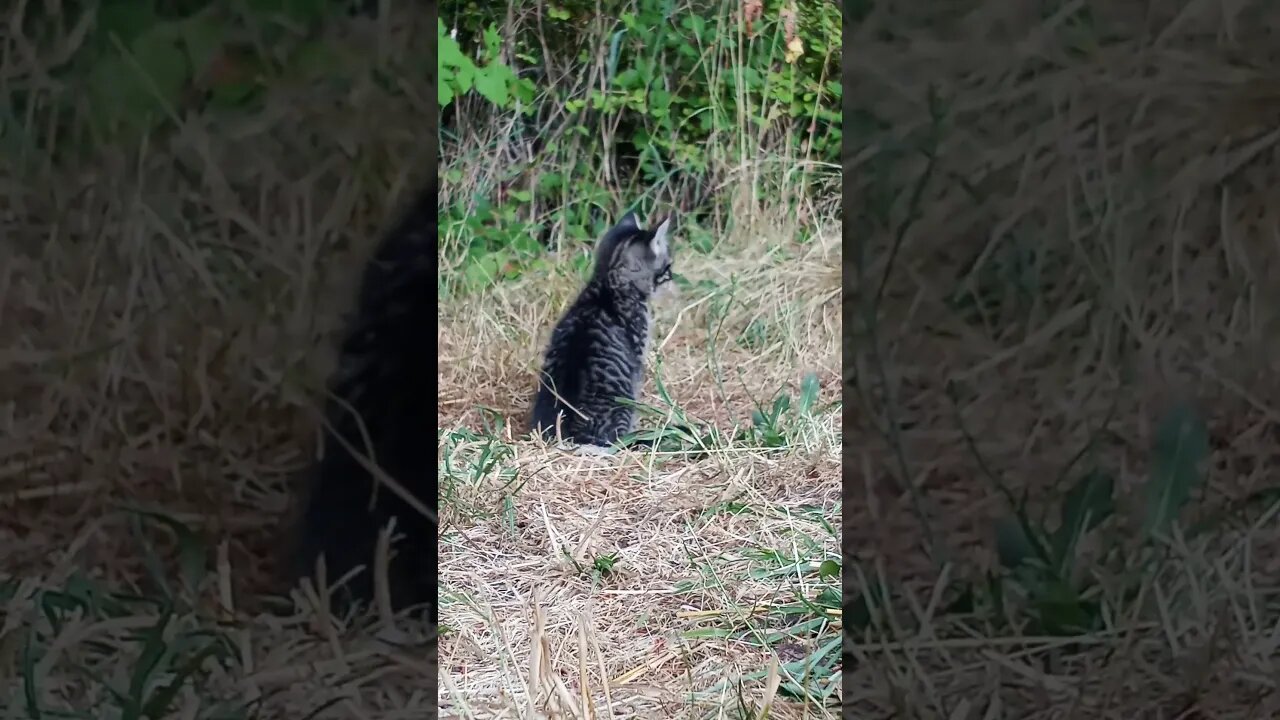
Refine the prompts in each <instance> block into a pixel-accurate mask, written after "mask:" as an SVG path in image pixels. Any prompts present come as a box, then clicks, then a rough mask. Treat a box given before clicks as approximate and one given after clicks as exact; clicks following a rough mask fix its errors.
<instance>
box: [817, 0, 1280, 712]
mask: <svg viewBox="0 0 1280 720" xmlns="http://www.w3.org/2000/svg"><path fill="white" fill-rule="evenodd" d="M947 13H950V16H948V17H945V18H944V17H943V15H944V14H947ZM1276 22H1277V16H1276V14H1275V13H1274V12H1271V11H1270V6H1268V5H1267V4H1265V3H1250V2H1244V3H1235V4H1232V5H1231V6H1229V7H1228V6H1225V5H1223V6H1213V7H1209V6H1208V5H1204V4H1198V3H1177V2H1166V3H1137V2H1115V3H1062V4H1053V3H1050V4H1044V3H1042V4H1040V5H1038V6H1035V5H1032V4H1016V3H998V2H987V3H971V4H968V5H967V7H964V8H961V7H959V6H955V7H951V8H950V9H949V10H944V9H942V8H941V7H939V8H937V9H936V10H930V11H927V12H926V11H924V10H923V9H922V10H921V12H919V13H918V14H915V15H892V14H890V13H887V12H883V11H880V10H876V11H872V12H870V13H869V15H868V16H867V17H866V18H865V20H864V21H863V22H860V23H858V24H857V29H856V30H855V31H854V32H852V33H851V34H850V36H847V37H846V52H845V54H844V62H845V75H846V78H849V77H858V78H862V79H863V80H864V82H862V83H858V84H856V85H850V86H849V87H850V88H851V92H850V94H849V95H847V96H846V98H845V100H846V103H848V104H847V105H846V116H845V117H846V118H851V117H852V118H854V119H855V120H856V123H854V124H850V125H847V126H846V131H847V132H848V133H850V134H853V133H859V134H860V137H862V138H864V139H863V140H862V141H855V142H853V143H852V144H851V147H852V148H853V150H854V152H853V153H852V154H851V155H850V156H849V157H848V158H847V161H846V165H845V169H844V172H845V174H844V177H845V183H846V184H845V197H846V200H850V199H852V201H853V202H852V204H851V205H850V206H849V212H848V213H847V214H846V216H845V228H846V232H847V233H849V243H848V245H847V246H846V248H845V258H846V262H848V263H849V264H848V265H847V266H846V269H845V278H846V282H848V283H850V285H849V287H850V290H851V291H852V292H851V293H850V294H849V295H847V296H846V300H847V302H849V305H847V306H846V312H845V320H846V329H847V330H848V331H849V332H848V334H847V335H846V343H847V344H846V347H845V353H846V358H848V360H847V361H846V366H845V371H846V377H847V378H848V379H849V385H848V387H847V392H849V393H850V395H849V397H848V401H847V404H846V411H847V413H848V414H847V416H846V422H847V423H848V424H847V425H846V429H845V442H846V443H847V446H848V452H847V454H846V455H845V457H844V469H845V472H846V476H847V479H848V482H849V486H848V490H847V494H846V502H845V505H844V513H843V518H842V519H843V522H844V529H843V537H844V541H845V543H846V548H847V549H846V552H847V553H848V555H847V557H846V561H845V564H844V570H845V575H844V580H845V583H846V587H845V593H846V602H848V603H850V610H849V614H847V615H846V618H845V621H846V625H845V628H846V630H847V631H848V632H849V633H850V636H851V637H850V640H851V641H850V643H849V645H848V646H847V647H846V652H847V653H848V656H847V658H846V664H845V677H844V681H845V684H846V691H845V696H844V702H845V703H846V706H847V707H848V709H849V711H850V712H852V713H853V716H855V717H868V718H873V717H874V718H881V717H945V718H977V717H1018V718H1069V717H1081V718H1084V717H1087V718H1159V717H1164V718H1208V717H1222V718H1227V717H1230V718H1244V717H1275V716H1276V715H1277V714H1280V695H1278V694H1277V692H1276V684H1275V681H1274V678H1275V677H1277V670H1280V667H1278V666H1277V661H1278V659H1280V655H1278V654H1277V644H1276V638H1277V627H1280V597H1278V596H1277V591H1276V587H1275V578H1276V572H1277V570H1280V565H1278V564H1277V557H1280V555H1278V554H1277V549H1278V547H1280V529H1278V528H1280V524H1277V511H1278V510H1280V507H1278V506H1277V502H1278V501H1280V492H1277V486H1276V482H1275V473H1274V469H1273V468H1274V464H1275V458H1276V437H1277V430H1278V429H1280V422H1278V421H1280V413H1278V412H1277V411H1278V410H1280V403H1278V398H1280V395H1278V394H1277V390H1280V385H1277V382H1276V377H1277V375H1276V371H1277V365H1276V362H1275V358H1276V353H1275V348H1276V345H1275V336H1276V327H1277V326H1276V323H1275V319H1276V314H1275V308H1276V293H1275V289H1274V288H1275V285H1274V281H1273V280H1272V278H1273V277H1274V274H1275V268H1276V263H1277V260H1280V252H1278V249H1277V246H1276V244H1275V238H1276V228H1277V227H1278V225H1277V223H1278V222H1280V218H1278V216H1277V206H1276V204H1275V202H1274V195H1275V192H1274V188H1275V187H1276V183H1277V178H1280V145H1278V142H1280V132H1277V130H1276V127H1275V123H1274V118H1275V117H1276V115H1275V112H1276V108H1277V105H1276V95H1275V92H1274V87H1275V79H1274V68H1275V67H1276V64H1275V63H1276V59H1277V56H1276V47H1277V46H1276V44H1275V43H1274V42H1273V41H1272V39H1271V38H1273V37H1274V33H1275V31H1276ZM942 27H947V28H949V30H948V31H946V32H943V31H941V30H940V28H942ZM903 38H911V39H912V40H913V42H904V41H903ZM853 47H856V48H857V52H853V53H851V52H848V48H853ZM890 256H893V257H894V259H893V260H890V259H889V258H890ZM860 258H863V259H865V260H864V261H859V259H860Z"/></svg>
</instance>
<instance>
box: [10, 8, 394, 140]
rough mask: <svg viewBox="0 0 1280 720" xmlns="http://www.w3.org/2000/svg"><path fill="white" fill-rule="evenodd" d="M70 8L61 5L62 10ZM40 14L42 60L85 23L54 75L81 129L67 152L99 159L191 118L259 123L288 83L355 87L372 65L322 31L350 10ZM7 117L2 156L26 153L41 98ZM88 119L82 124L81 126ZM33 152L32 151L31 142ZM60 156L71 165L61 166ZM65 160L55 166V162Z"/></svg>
mask: <svg viewBox="0 0 1280 720" xmlns="http://www.w3.org/2000/svg"><path fill="white" fill-rule="evenodd" d="M54 5H59V4H56V3H55V4H54ZM61 5H62V7H61V8H60V10H61V12H59V8H55V7H53V6H48V7H46V6H45V5H44V4H36V5H33V6H32V7H31V8H30V12H29V13H28V17H27V18H26V23H25V26H24V33H25V34H26V35H27V37H29V38H31V39H32V40H34V41H35V43H36V45H37V46H38V48H40V49H41V52H44V53H46V54H48V53H50V52H52V50H51V49H52V48H55V47H58V46H60V45H62V44H65V42H66V40H65V35H66V32H67V26H68V25H71V24H73V23H77V24H78V23H82V24H83V26H84V27H85V28H86V29H87V32H86V34H85V36H84V41H83V42H82V43H81V44H80V45H79V46H78V49H77V51H76V52H75V54H74V55H72V56H71V57H70V58H69V59H68V61H67V62H65V63H62V64H59V65H56V66H53V67H51V68H49V72H50V74H51V75H52V76H53V78H54V79H55V80H57V82H58V87H59V88H65V90H59V91H58V92H56V93H55V94H54V95H53V100H54V102H56V103H58V104H59V105H60V106H62V107H63V108H64V109H65V110H66V112H65V113H63V115H64V116H65V117H67V118H77V123H82V124H83V126H81V125H80V124H77V125H75V126H71V127H68V128H66V131H67V132H65V133H63V139H62V140H60V141H59V142H58V143H57V144H56V148H57V150H58V152H59V153H62V154H65V153H68V152H72V153H84V152H92V151H93V150H95V149H96V148H98V147H101V146H103V145H111V144H117V145H118V144H125V145H129V144H132V143H137V142H139V141H140V140H141V139H142V138H144V137H145V136H147V135H149V134H153V133H156V132H160V131H163V130H165V129H169V128H172V127H174V126H176V124H177V123H178V122H179V120H180V118H182V117H183V116H184V115H187V114H188V113H202V112H207V111H209V110H217V111H224V112H241V113H246V114H247V113H252V112H256V111H257V110H258V107H257V105H258V103H259V100H260V99H261V98H262V96H263V93H264V91H265V90H266V89H267V88H269V87H271V86H272V85H273V84H276V83H279V82H280V81H306V82H325V83H340V84H341V83H345V84H348V85H350V84H353V83H354V81H355V78H356V77H357V75H358V74H360V73H365V72H370V66H371V62H370V61H369V60H367V59H365V58H362V57H359V56H358V55H357V54H355V53H352V52H350V51H349V50H347V49H345V48H344V47H343V46H342V45H341V43H340V42H336V41H335V40H334V39H333V38H332V37H329V36H326V34H325V33H324V32H323V30H324V28H325V27H326V26H331V25H332V24H333V23H334V22H335V21H337V20H340V19H342V18H343V17H345V11H346V10H347V8H348V6H349V5H350V3H349V2H348V1H347V0H243V1H242V2H236V3H221V2H215V1H214V0H186V1H174V0H167V1H166V0H103V2H101V3H98V4H88V3H76V2H72V3H66V4H61ZM8 102H9V103H11V107H8V108H0V110H7V112H0V137H3V139H4V140H5V141H9V142H6V143H3V144H0V146H10V149H11V150H15V149H17V148H16V147H14V146H13V144H15V143H16V144H21V142H20V141H21V140H22V139H23V138H21V136H20V129H19V128H18V126H17V125H18V123H17V122H16V119H17V118H21V117H22V116H23V111H24V110H25V109H26V108H28V107H30V106H31V105H32V104H33V103H38V102H44V100H42V99H39V100H38V99H37V96H36V95H35V94H34V93H33V91H29V90H26V89H23V88H21V86H19V89H16V90H14V91H12V93H11V95H10V97H9V98H8ZM80 118H82V120H79V119H80ZM28 141H29V140H28ZM57 157H60V156H57ZM55 159H56V158H55Z"/></svg>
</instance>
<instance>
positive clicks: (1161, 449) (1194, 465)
mask: <svg viewBox="0 0 1280 720" xmlns="http://www.w3.org/2000/svg"><path fill="white" fill-rule="evenodd" d="M1152 455H1153V457H1152V471H1151V478H1150V480H1148V481H1147V514H1146V518H1145V520H1144V522H1143V530H1144V531H1145V532H1146V533H1147V534H1149V535H1158V534H1162V533H1165V532H1167V531H1168V529H1169V526H1170V525H1171V524H1173V522H1174V521H1175V520H1177V518H1178V514H1179V512H1180V511H1181V510H1182V507H1183V506H1184V505H1186V503H1187V501H1188V500H1190V499H1191V491H1192V490H1193V489H1194V488H1195V487H1197V486H1198V485H1199V484H1200V465H1201V463H1203V462H1204V461H1205V459H1206V458H1207V457H1208V455H1209V432H1208V429H1207V428H1206V426H1205V423H1204V420H1203V419H1202V418H1201V417H1200V416H1199V414H1197V413H1196V411H1195V409H1194V408H1192V407H1191V406H1190V405H1186V404H1183V405H1179V406H1177V407H1175V408H1174V409H1173V410H1171V411H1170V412H1169V413H1168V414H1167V415H1166V416H1165V417H1164V420H1162V421H1161V423H1160V426H1159V428H1158V429H1157V430H1156V440H1155V447H1154V449H1153V451H1152Z"/></svg>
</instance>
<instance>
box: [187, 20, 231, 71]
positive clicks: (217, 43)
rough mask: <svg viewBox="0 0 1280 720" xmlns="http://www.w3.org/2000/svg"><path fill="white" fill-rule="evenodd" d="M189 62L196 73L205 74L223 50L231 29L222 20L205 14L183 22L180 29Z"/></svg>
mask: <svg viewBox="0 0 1280 720" xmlns="http://www.w3.org/2000/svg"><path fill="white" fill-rule="evenodd" d="M179 32H180V34H181V35H182V42H183V45H185V46H186V49H187V60H188V61H189V62H190V63H191V68H192V70H193V71H194V72H197V73H199V72H203V71H204V70H205V69H206V68H208V67H209V64H210V63H211V62H213V59H214V58H215V57H216V56H217V55H218V53H219V52H220V51H221V50H222V47H223V43H224V41H225V39H226V38H227V36H228V33H229V28H228V27H227V23H226V22H225V21H223V20H222V18H220V17H217V16H215V15H213V14H212V13H208V12H204V13H200V14H199V15H193V16H192V17H189V18H187V19H186V20H185V21H183V22H182V24H181V27H180V29H179Z"/></svg>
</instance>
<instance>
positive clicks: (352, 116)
mask: <svg viewBox="0 0 1280 720" xmlns="http://www.w3.org/2000/svg"><path fill="white" fill-rule="evenodd" d="M33 12H34V11H33ZM76 19H77V18H68V19H67V23H66V25H67V27H68V29H70V28H72V27H73V26H74V24H75V23H74V20H76ZM384 22H385V23H389V24H385V25H384ZM235 28H236V29H235V30H234V31H229V32H234V33H235V37H236V38H237V39H244V35H243V34H244V33H247V32H249V30H247V29H246V26H243V25H236V26H235ZM427 29H428V27H427V25H426V23H425V22H423V23H422V25H421V27H415V25H414V23H413V22H411V20H410V19H409V18H406V17H398V19H397V20H396V22H391V21H383V22H378V21H372V20H368V19H360V18H352V19H349V20H344V21H341V22H338V23H335V24H333V25H332V26H331V27H330V28H329V29H328V30H326V31H324V32H322V33H321V34H320V35H319V37H318V38H315V39H316V40H317V43H318V45H313V46H312V50H315V48H316V47H323V48H328V49H329V50H330V51H332V52H334V53H345V54H344V55H343V57H344V58H345V59H344V61H343V62H342V63H339V65H338V68H339V69H337V70H329V71H327V72H326V75H325V77H324V78H322V79H320V80H317V79H315V78H314V76H311V77H307V76H305V75H301V74H294V73H293V72H292V71H291V70H290V69H289V67H288V66H287V64H286V66H284V67H283V68H281V67H279V66H276V65H275V64H274V62H275V61H274V60H273V61H272V63H271V66H270V67H271V69H270V72H267V71H265V70H264V72H267V77H266V80H267V87H266V88H265V89H264V91H263V92H262V93H261V94H260V95H258V96H256V98H255V99H254V100H252V101H251V102H249V103H248V104H247V105H246V106H244V107H239V106H237V107H213V106H210V105H207V104H204V103H202V102H200V101H199V100H198V98H199V94H198V93H191V94H190V95H186V94H184V99H183V101H182V103H181V104H180V105H178V106H176V107H171V108H169V111H170V112H171V114H166V115H164V116H163V117H165V118H169V120H167V121H165V122H162V123H161V124H159V125H158V126H157V127H156V128H155V130H154V131H153V132H152V133H151V134H150V137H148V139H147V140H146V141H145V142H144V143H142V144H140V145H133V144H130V143H129V142H126V141H123V140H121V141H118V142H117V141H115V140H112V141H110V142H108V141H106V140H102V141H98V140H96V139H95V138H94V137H93V136H91V135H89V134H88V133H89V130H88V123H87V118H86V112H87V108H86V106H85V105H83V104H82V103H81V101H82V100H83V99H84V98H85V97H86V94H85V93H84V92H83V89H82V87H81V86H79V85H78V84H77V82H78V80H77V79H76V78H75V76H74V75H69V74H67V72H66V68H65V67H63V66H62V65H60V63H59V61H58V59H57V58H58V57H59V55H58V52H60V51H59V50H58V48H56V47H55V48H54V49H53V51H50V52H49V53H47V55H41V54H40V53H41V52H42V48H40V47H37V46H35V45H34V43H33V41H31V39H30V38H23V37H21V36H20V35H17V34H10V33H9V32H8V31H6V33H5V34H4V38H3V40H2V41H0V43H3V46H4V48H5V50H4V52H5V57H7V58H9V57H23V58H26V61H24V62H23V63H17V64H13V65H10V64H9V63H8V62H6V64H5V67H6V70H5V73H3V75H4V79H3V81H2V82H3V83H4V86H3V88H2V95H0V97H4V98H5V99H6V100H8V101H10V102H12V103H13V104H5V105H4V108H3V112H4V113H6V114H5V116H4V121H3V122H4V124H3V127H4V134H3V139H4V143H3V144H2V145H3V152H4V153H5V157H4V159H3V160H0V167H3V168H4V169H3V170H0V223H2V225H0V388H2V390H0V717H4V718H39V717H45V718H48V717H83V718H95V719H96V718H139V717H155V718H159V717H166V718H167V717H184V718H249V717H259V718H303V717H334V718H352V717H380V718H392V717H415V718H416V717H424V716H425V713H426V712H427V710H428V709H429V708H433V707H434V706H435V704H436V698H435V697H433V696H432V693H431V692H430V690H429V688H431V687H433V686H434V677H433V676H434V671H433V669H431V668H428V667H425V666H424V663H423V659H422V658H423V653H422V652H421V651H420V650H419V649H414V648H407V649H395V648H389V647H387V646H386V645H385V644H382V643H377V642H374V641H373V640H371V639H370V638H369V636H368V634H367V633H363V632H359V631H357V630H355V629H353V628H351V627H350V626H348V625H345V624H341V623H338V624H331V623H324V622H321V620H320V618H321V617H322V615H320V614H318V611H317V608H316V604H315V603H314V602H313V601H312V600H311V599H310V598H308V597H306V596H305V595H304V594H302V593H301V592H298V593H296V594H295V596H294V599H293V601H292V602H291V601H289V600H287V599H286V600H285V601H284V602H283V604H282V605H281V606H280V607H271V606H269V605H268V604H267V602H266V601H265V600H264V599H263V595H262V593H263V592H264V591H268V590H283V589H284V588H280V587H278V585H276V584H275V583H274V578H275V564H276V561H277V560H278V559H279V556H280V550H281V548H282V547H283V542H284V541H285V540H286V539H287V534H286V530H287V524H286V523H287V521H288V519H289V516H290V512H291V505H292V501H293V495H292V487H291V478H292V477H293V475H294V474H295V473H296V472H297V471H299V470H301V469H302V468H303V467H305V466H306V463H307V460H308V457H309V453H310V452H311V451H312V448H313V447H314V440H315V428H316V418H315V417H314V415H313V414H312V411H311V408H313V407H314V402H315V399H316V397H317V390H318V387H319V385H320V383H322V382H323V380H324V378H325V377H326V375H327V372H328V368H329V365H330V364H331V360H332V357H331V352H330V349H331V347H332V344H331V343H332V341H333V340H334V335H335V332H336V330H337V329H338V328H339V325H340V321H341V315H342V313H345V312H346V311H347V309H348V307H349V305H350V302H351V298H352V291H353V283H354V281H356V280H357V279H358V270H359V264H358V263H359V260H360V259H361V258H363V257H364V256H365V255H366V254H367V253H368V252H369V250H370V249H371V243H372V242H373V241H374V240H375V239H376V233H377V232H378V230H379V229H380V227H381V226H382V225H383V224H384V222H385V221H386V220H387V219H388V218H389V217H390V215H391V214H392V210H393V206H394V205H395V204H396V203H398V202H400V201H402V200H403V199H404V197H405V193H407V192H411V191H412V190H413V188H414V187H415V186H416V185H417V184H418V183H419V182H421V180H422V177H421V173H422V170H423V169H424V168H426V167H428V165H427V163H426V161H425V158H426V155H427V154H428V153H430V152H431V151H432V148H431V147H430V145H429V143H425V142H424V141H423V140H422V128H423V124H424V122H423V118H424V117H426V116H427V115H428V113H429V111H430V109H431V105H430V104H428V102H427V99H426V98H428V97H429V95H428V92H429V88H427V87H423V86H422V84H421V82H422V81H421V77H422V76H421V71H420V69H417V68H419V67H420V65H418V64H416V63H418V62H419V61H420V60H422V61H425V59H426V58H424V57H423V56H424V53H425V49H424V48H422V44H421V43H420V42H418V41H417V38H418V37H420V36H421V35H422V34H423V33H425V32H426V31H427ZM298 42H299V41H298V38H297V36H296V35H295V34H293V33H292V32H288V33H285V35H284V38H283V39H282V40H280V41H279V44H278V45H276V46H273V47H272V52H273V53H280V55H279V56H273V57H283V56H285V55H286V54H287V51H289V50H290V49H292V48H294V47H295V46H296V44H297V43H298ZM66 47H70V46H69V45H68V46H66ZM24 48H25V50H24ZM87 48H88V46H87V45H86V46H85V48H82V50H84V51H85V52H88V51H89V50H88V49H87ZM241 49H242V50H243V48H241ZM28 51H29V52H30V53H35V54H34V55H32V54H28ZM248 57H253V56H251V55H250V56H248ZM428 57H429V56H428ZM231 59H232V58H231V56H227V57H226V58H224V60H226V61H228V62H230V60H231ZM244 59H245V56H241V60H244ZM259 59H261V58H259ZM27 61H30V62H27ZM50 73H52V76H51V75H50ZM388 78H391V79H393V80H395V79H396V78H399V80H395V81H393V82H388ZM15 108H19V109H21V112H20V113H18V114H17V116H16V117H15V115H14V112H15V110H14V109H15ZM424 688H426V689H425V690H424ZM170 703H172V704H171V706H170V707H171V709H170V710H169V711H168V712H166V711H165V709H164V708H165V707H166V705H169V704H170Z"/></svg>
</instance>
